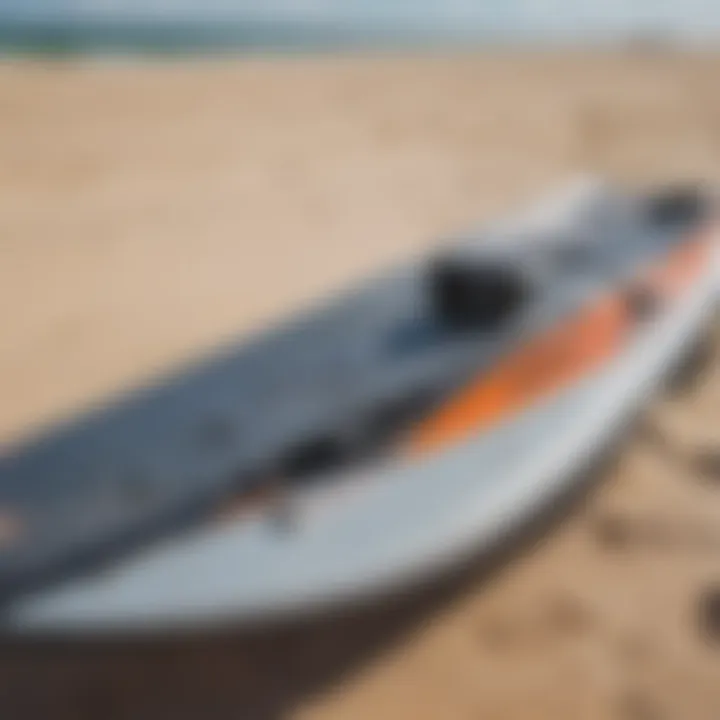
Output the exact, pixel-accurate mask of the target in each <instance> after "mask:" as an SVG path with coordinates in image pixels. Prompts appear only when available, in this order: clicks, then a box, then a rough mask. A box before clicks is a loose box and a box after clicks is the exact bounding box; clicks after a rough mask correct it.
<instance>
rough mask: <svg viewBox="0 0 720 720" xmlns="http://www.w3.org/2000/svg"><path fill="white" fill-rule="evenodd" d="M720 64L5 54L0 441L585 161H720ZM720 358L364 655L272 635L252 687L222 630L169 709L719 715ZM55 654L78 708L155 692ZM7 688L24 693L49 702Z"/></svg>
mask: <svg viewBox="0 0 720 720" xmlns="http://www.w3.org/2000/svg"><path fill="white" fill-rule="evenodd" d="M718 73H720V56H718V57H714V56H711V55H696V56H688V55H679V54H669V53H668V54H660V53H645V54H640V53H635V54H631V53H624V54H621V53H617V54H614V55H601V54H588V53H586V54H582V53H567V52H565V53H556V54H538V53H526V54H516V55H512V54H503V53H492V54H485V55H458V56H456V57H424V58H423V57H411V56H405V57H399V56H398V57H384V58H380V57H375V58H372V57H362V56H357V57H344V58H331V57H324V58H275V59H261V58H255V59H246V60H231V61H222V62H219V61H212V62H210V61H207V62H195V63H190V62H175V63H150V64H144V65H143V64H139V63H136V64H132V63H126V64H120V63H117V64H111V63H104V64H97V65H94V66H92V65H83V64H78V63H70V62H69V63H63V64H58V65H52V64H50V63H45V64H43V63H32V62H5V64H3V65H0V129H1V132H0V328H2V332H1V333H0V398H2V402H1V403H0V442H2V443H7V444H12V443H14V442H17V441H19V440H21V439H22V438H24V437H27V436H30V435H32V433H34V432H36V431H37V430H38V429H39V428H41V427H42V426H44V425H47V424H52V423H53V422H57V421H58V420H59V419H61V418H64V417H68V416H72V415H73V414H75V413H77V412H79V411H81V410H82V409H84V408H86V407H88V406H89V405H92V404H93V403H94V402H97V401H99V400H102V399H103V398H106V397H108V396H110V395H113V394H116V393H121V392H123V390H125V389H127V388H129V387H133V386H135V385H136V384H137V383H139V382H142V381H146V380H148V379H151V378H152V377H155V376H159V375H162V374H164V373H166V372H168V371H169V370H170V369H172V368H174V367H177V366H179V365H182V364H183V363H186V362H188V361H189V360H191V359H192V358H195V357H199V356H202V355H203V354H205V353H208V352H212V351H213V350H214V349H216V348H217V347H219V346H221V345H222V344H223V343H224V342H226V341H228V340H229V339H231V338H235V337H236V336H237V335H238V334H242V333H248V332H250V331H252V330H254V329H257V328H260V327H262V326H264V325H265V324H266V323H267V322H269V321H272V320H273V319H274V318H277V317H281V316H282V315H283V314H284V313H286V312H288V311H289V310H291V309H296V308H298V307H300V306H303V305H306V304H307V303H309V302H311V301H312V300H313V299H315V298H317V297H318V296H320V295H322V294H324V293H329V292H332V290H333V289H334V288H337V287H340V286H342V285H343V284H344V283H346V282H347V281H349V280H352V279H355V278H359V277H361V276H362V275H364V274H365V273H367V272H368V271H370V270H372V269H374V268H378V267H381V266H383V265H386V264H388V263H391V262H393V261H395V260H396V259H398V258H401V257H406V256H408V255H410V254H412V253H415V252H418V251H420V250H422V249H423V248H426V247H427V246H429V245H430V244H431V243H432V242H434V241H435V240H437V238H438V237H440V236H442V235H443V234H447V233H451V232H452V231H454V230H458V229H462V228H464V227H466V226H467V225H469V224H472V223H475V222H477V221H479V220H482V219H484V218H487V217H489V216H492V215H494V214H495V213H498V212H501V211H504V210H507V209H509V208H513V207H515V206H517V205H519V204H522V202H524V201H526V200H527V199H529V198H532V197H533V196H535V195H536V194H537V193H538V192H541V191H543V190H546V189H547V188H548V187H552V186H554V185H558V184H562V183H563V182H564V181H566V180H567V179H568V178H570V177H572V176H574V175H576V174H577V173H586V172H597V173H602V174H604V175H607V176H609V177H611V178H614V179H616V180H619V181H623V182H628V183H633V184H635V183H644V182H648V181H653V180H668V179H678V178H680V179H682V178H700V179H706V180H710V181H712V180H717V179H718V175H719V174H720V171H719V168H720V165H719V164H718V162H719V161H720V95H718V94H717V92H716V90H717V77H718ZM716 365H717V364H715V365H713V366H712V367H710V368H709V370H708V371H707V372H706V373H705V375H704V376H703V377H702V378H701V382H700V383H699V384H698V385H697V386H695V387H693V388H691V389H689V390H686V391H685V392H684V393H683V394H682V395H681V396H679V397H672V398H662V399H660V400H659V401H658V402H657V403H656V404H655V406H654V407H653V408H652V409H651V412H650V418H651V421H650V425H651V427H652V428H654V429H655V430H656V431H657V430H658V429H659V430H661V432H662V435H663V437H664V438H665V441H664V442H660V441H658V439H657V437H656V435H657V434H658V433H657V432H655V433H654V434H652V433H648V432H645V433H639V434H638V436H637V437H633V438H631V439H629V442H628V443H627V447H626V448H625V449H624V451H623V453H622V455H621V457H620V460H619V462H618V463H617V465H616V466H614V467H613V468H611V469H608V470H606V471H605V473H604V474H603V477H602V482H601V483H600V484H599V486H598V487H597V488H596V490H595V491H594V492H592V493H591V494H589V495H588V496H587V497H586V498H585V499H584V500H583V501H582V502H579V503H576V504H575V505H574V506H573V508H572V510H571V511H568V513H566V514H565V515H564V517H563V519H562V522H558V523H555V524H554V525H553V527H552V528H551V529H549V530H548V531H547V532H546V533H545V534H544V535H543V536H542V538H543V542H542V543H537V544H536V545H534V546H532V547H529V548H526V549H525V550H524V551H523V552H520V553H518V555H517V556H516V557H515V558H514V560H513V561H512V562H510V563H507V564H506V565H504V566H503V567H501V568H499V569H498V570H497V571H496V572H494V573H492V576H491V577H490V578H488V577H486V576H483V577H482V578H481V579H480V578H478V579H476V580H474V579H472V578H470V579H469V580H466V581H464V582H463V583H462V584H461V586H460V588H459V589H458V590H456V591H454V592H452V593H450V594H448V595H446V596H445V597H444V598H443V600H442V601H441V602H434V603H432V606H431V610H430V611H423V612H422V613H421V614H419V616H418V618H417V619H414V620H413V622H406V623H404V624H403V628H402V632H394V631H393V632H390V631H389V630H388V632H384V631H382V632H379V631H377V630H376V632H375V635H376V636H377V637H376V640H375V641H373V643H372V650H371V651H367V649H365V650H363V652H358V653H350V654H351V655H353V657H352V658H351V659H348V658H345V659H344V660H343V662H342V663H338V665H342V671H341V672H340V671H338V672H330V671H326V670H322V671H318V672H317V673H315V674H313V678H312V680H311V681H308V682H307V683H305V682H303V681H297V682H295V681H293V680H291V679H290V678H289V677H287V676H286V675H285V674H284V672H285V670H284V669H283V671H282V672H280V671H278V672H277V675H274V676H273V677H270V678H268V676H269V675H273V672H274V670H273V667H279V666H276V665H273V664H272V663H271V662H269V661H267V660H266V661H265V662H264V664H262V663H260V665H259V667H262V668H264V670H263V672H264V677H262V678H261V679H262V680H263V682H264V685H263V686H264V687H265V688H266V690H265V691H264V692H265V696H266V697H265V698H264V699H263V698H261V699H260V700H258V699H257V698H254V699H253V701H252V703H250V701H249V700H248V697H247V695H246V694H245V693H244V691H240V690H236V688H237V687H241V686H244V687H246V686H248V685H252V684H253V681H248V682H246V683H244V685H243V683H242V680H241V677H242V674H243V672H246V671H247V667H248V666H247V665H244V664H243V663H239V662H237V660H236V655H234V654H233V653H234V652H235V651H234V650H233V651H232V652H230V651H227V652H228V653H229V654H228V658H227V662H226V665H225V668H224V671H223V673H224V674H223V673H219V672H218V673H217V675H218V677H219V675H222V676H223V678H225V680H224V681H221V680H220V679H218V677H216V678H214V680H213V682H210V683H208V682H205V683H199V686H201V689H200V690H198V692H197V693H195V694H193V693H192V691H191V686H192V683H193V681H192V679H189V680H188V679H186V680H185V682H184V683H183V684H182V686H183V688H184V693H183V694H182V697H183V700H182V702H180V700H179V699H178V697H179V696H178V694H177V692H174V690H173V688H172V686H173V682H174V681H173V680H172V679H171V680H167V678H168V677H169V676H168V675H167V673H166V674H165V675H164V676H163V677H164V678H165V679H166V680H167V684H168V686H170V687H169V688H166V690H165V691H164V694H163V693H162V692H161V693H159V694H158V692H155V693H154V694H153V692H150V696H152V697H153V698H155V702H156V704H155V705H153V708H154V710H153V712H154V713H155V714H154V715H152V716H154V717H160V716H162V714H158V713H162V712H173V714H174V717H200V716H201V715H200V713H201V708H203V709H204V711H205V712H206V714H205V716H206V717H260V716H261V715H262V716H283V717H293V718H302V719H303V720H322V719H325V718H343V719H344V720H345V719H351V718H368V717H375V718H394V719H395V718H412V719H413V720H420V719H422V718H447V719H450V720H454V719H455V718H458V719H460V718H462V719H466V718H468V719H469V718H478V719H479V718H482V719H483V720H485V719H487V720H500V719H501V718H537V719H539V720H541V719H544V718H548V719H552V720H561V719H563V718H568V719H573V720H579V719H580V718H582V719H585V718H588V719H591V718H628V719H631V718H632V719H638V720H639V719H641V718H642V719H645V718H648V719H649V718H683V720H693V719H695V718H697V719H698V720H699V719H701V718H707V719H708V720H711V719H713V718H717V717H718V716H720V647H719V646H718V645H713V641H712V639H711V638H710V637H709V630H708V629H707V628H706V629H705V630H703V627H702V625H701V623H700V617H701V614H700V612H699V607H700V604H701V603H702V600H703V597H705V594H706V593H707V591H708V590H709V589H711V588H713V587H714V586H720V540H719V539H718V538H717V537H716V535H718V534H720V531H718V530H717V529H716V528H718V526H719V524H718V518H719V517H720V480H719V479H718V478H717V475H713V473H711V472H709V471H708V472H699V471H698V469H697V468H696V467H693V466H691V464H690V463H689V462H688V460H687V458H686V455H685V454H683V453H682V452H681V450H683V449H687V450H693V449H696V448H707V447H712V446H713V444H714V447H716V448H717V447H718V445H719V444H720V429H718V427H717V424H716V419H717V412H718V407H719V406H718V401H719V400H720V368H718V367H716ZM608 528H609V529H608ZM618 528H620V530H618ZM628 528H630V530H628ZM648 528H650V530H648ZM658 528H659V529H658ZM668 537H670V539H669V540H668ZM396 624H397V623H396ZM382 627H384V626H382ZM354 632H355V633H356V634H358V633H360V632H361V631H358V630H357V629H355V630H354ZM325 635H326V636H327V632H326V633H325ZM313 637H314V636H312V635H311V636H310V639H309V640H308V639H307V638H306V642H309V643H312V638H313ZM318 637H319V635H318ZM253 642H256V641H255V640H254V641H253ZM323 642H325V645H327V646H332V648H333V650H332V651H331V652H325V650H323V649H322V648H321V649H317V648H316V649H311V648H310V647H309V646H308V647H307V651H305V650H304V649H303V648H300V649H299V650H298V648H297V647H295V648H294V651H293V652H294V653H295V658H296V664H295V665H294V666H293V667H294V668H295V669H294V670H293V672H295V671H297V672H298V676H299V675H301V674H302V673H301V672H300V671H299V670H298V668H304V667H305V666H306V665H312V663H316V664H317V665H318V666H322V665H323V663H324V665H325V666H327V665H333V664H335V662H336V661H335V660H334V659H332V658H337V657H338V655H337V653H338V652H340V653H341V654H342V652H343V651H342V646H343V642H344V640H343V637H340V636H338V635H337V634H334V635H333V636H332V637H331V638H330V640H328V639H327V637H325V640H324V641H323ZM348 642H350V641H349V640H348ZM319 643H320V641H319V640H318V641H317V644H319ZM296 645H297V643H296ZM255 647H256V646H255V645H253V648H255ZM338 648H340V650H338ZM223 652H225V650H223ZM238 652H240V651H238ZM262 652H263V653H266V651H265V650H263V651H262ZM323 652H325V655H326V658H325V660H322V659H318V658H320V656H322V654H323ZM355 656H357V657H355ZM163 657H164V656H163ZM173 657H175V656H173ZM244 657H250V658H251V661H250V663H251V664H252V666H253V667H254V668H255V670H254V677H255V678H257V677H258V671H257V667H258V657H259V656H258V654H257V652H256V650H253V651H252V653H251V654H250V655H249V656H248V655H247V654H246V655H245V656H244ZM262 657H267V653H266V654H263V655H262ZM328 657H330V658H331V659H330V660H328V659H327V658H328ZM23 658H26V655H23ZM26 659H27V658H26ZM216 659H217V658H216ZM233 663H235V664H233ZM151 664H152V663H151ZM157 664H158V663H155V665H156V666H157ZM228 664H229V666H228ZM13 665H14V666H15V665H16V663H13ZM176 666H177V663H175V664H174V665H173V667H174V668H175V669H176V670H177V672H178V673H180V672H181V671H180V670H178V669H177V667H176ZM48 667H51V666H49V665H47V664H46V665H43V668H44V670H43V672H44V675H42V677H43V678H44V681H45V685H44V686H42V687H43V688H44V689H43V690H42V692H40V693H39V694H40V695H43V693H45V694H47V695H48V697H49V696H50V695H51V694H52V693H51V691H50V689H49V688H51V687H52V688H54V690H53V692H54V693H55V695H52V697H53V698H55V700H53V710H54V711H55V713H56V714H57V713H60V714H62V713H61V712H60V711H61V709H64V710H65V711H66V712H67V713H68V716H71V717H80V716H82V717H95V716H98V717H99V716H101V715H102V716H107V717H110V716H112V717H134V718H136V717H146V716H151V711H150V710H149V705H147V703H146V702H145V701H146V700H147V697H148V694H147V693H145V695H143V693H142V692H135V691H137V687H138V685H137V682H135V683H134V684H133V683H132V682H130V683H129V684H128V683H126V684H122V683H120V682H119V681H116V680H108V679H107V678H105V679H104V680H102V681H101V680H100V679H98V676H92V677H93V678H94V680H88V679H87V678H86V679H84V680H79V679H77V678H75V681H76V682H77V683H78V688H76V689H74V690H68V687H67V684H68V683H69V682H70V679H68V677H67V676H65V679H64V680H63V682H62V683H61V682H60V681H57V680H56V681H53V680H52V678H56V679H57V677H59V676H57V675H55V674H54V672H55V671H54V670H48ZM131 667H132V666H131ZM243 668H244V670H243ZM28 672H30V671H28ZM251 674H252V673H251ZM8 677H9V676H8ZM13 677H15V679H16V680H17V674H16V675H14V676H13ZM23 677H24V682H25V683H29V685H24V686H23V687H25V688H26V690H27V688H28V687H35V685H34V683H35V682H36V680H37V678H38V677H39V676H38V675H32V674H29V675H27V674H26V675H24V676H23ZM30 678H32V680H31V679H30ZM93 682H94V683H95V685H93ZM260 684H263V683H260ZM0 685H1V684H0ZM60 685H62V690H58V687H59V686H60ZM177 685H178V684H177V683H175V688H177ZM130 687H132V688H134V689H135V691H134V695H132V699H130V700H129V699H128V697H129V695H130V694H132V693H130V690H129V688H130ZM80 688H82V689H80ZM189 688H190V689H189ZM288 688H291V689H288ZM0 689H3V688H2V687H0ZM4 689H5V690H6V693H5V694H0V705H1V704H2V703H3V702H7V703H15V705H12V707H13V708H15V709H14V710H12V712H13V713H14V714H9V716H10V717H15V716H17V717H20V716H23V717H24V716H26V715H27V714H28V713H30V711H29V710H28V711H27V712H26V714H23V713H22V712H21V711H20V710H17V708H18V707H19V706H18V705H17V702H18V698H19V697H20V695H19V693H21V694H22V693H24V692H25V691H21V690H18V686H15V687H10V685H9V684H8V683H5V688H4ZM221 690H222V692H221ZM203 692H205V695H204V696H203V694H202V693H203ZM188 693H189V694H188ZM26 694H27V693H26ZM30 694H32V693H30ZM256 694H257V693H256ZM261 694H262V693H261ZM190 696H192V698H193V700H192V702H191V701H190V699H189V697H190ZM58 698H61V700H57V699H58ZM143 698H144V699H143ZM158 698H160V699H159V700H158ZM268 698H270V699H268ZM58 702H59V703H60V705H58V704H57V703H58ZM193 702H194V703H195V704H193ZM144 703H145V704H144ZM157 703H160V704H159V705H158V704H157ZM7 707H8V708H10V707H11V705H7ZM93 708H95V711H93ZM98 708H103V709H102V712H101V711H100V710H98ZM143 708H145V710H147V714H145V712H144V710H143ZM158 708H160V710H158ZM192 708H194V710H193V709H192ZM209 708H213V711H212V713H216V714H207V713H210V710H209ZM109 710H113V711H114V712H115V714H114V715H112V713H110V714H107V713H108V712H109ZM10 712H11V711H10V710H9V711H8V713H10ZM18 713H19V714H18ZM28 716H29V715H28Z"/></svg>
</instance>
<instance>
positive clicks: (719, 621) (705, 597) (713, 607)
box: [698, 586, 720, 648]
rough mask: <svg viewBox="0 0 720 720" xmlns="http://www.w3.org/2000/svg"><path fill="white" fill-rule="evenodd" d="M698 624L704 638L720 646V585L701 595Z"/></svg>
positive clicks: (717, 646) (715, 645)
mask: <svg viewBox="0 0 720 720" xmlns="http://www.w3.org/2000/svg"><path fill="white" fill-rule="evenodd" d="M698 626H699V629H700V634H701V635H702V637H703V640H705V641H706V642H708V643H710V644H711V645H713V646H714V647H716V648H720V586H716V587H713V588H709V589H707V590H705V591H704V592H703V593H702V595H701V596H700V600H699V602H698Z"/></svg>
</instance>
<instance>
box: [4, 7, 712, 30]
mask: <svg viewBox="0 0 720 720" xmlns="http://www.w3.org/2000/svg"><path fill="white" fill-rule="evenodd" d="M28 16H30V17H40V18H54V19H70V20H72V19H93V18H99V19H108V18H120V19H154V20H167V19H174V20H177V19H198V18H200V19H206V20H208V19H209V20H224V19H243V18H269V19H276V18H277V19H307V20H316V19H322V20H346V21H353V20H374V19H380V20H382V19H394V20H404V19H407V20H414V21H420V22H423V21H424V22H438V23H445V24H448V25H451V26H452V25H453V24H456V25H458V26H459V25H461V24H469V25H471V26H478V27H480V28H482V27H484V28H488V29H492V28H507V27H520V28H522V29H525V30H530V31H537V32H540V33H543V32H545V33H547V32H550V33H552V32H556V33H559V34H563V33H574V32H580V33H583V32H590V33H592V32H595V33H611V34H612V33H613V32H620V31H628V30H633V29H639V30H642V29H649V30H652V31H660V32H662V33H667V34H668V35H673V34H678V35H681V36H690V37H693V36H697V37H700V38H702V37H704V36H708V35H714V34H716V33H718V31H720V1H719V0H0V22H2V18H8V17H28Z"/></svg>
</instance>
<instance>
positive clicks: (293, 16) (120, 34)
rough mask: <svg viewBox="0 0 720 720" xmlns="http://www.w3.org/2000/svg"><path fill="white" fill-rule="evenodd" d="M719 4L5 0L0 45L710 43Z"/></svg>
mask: <svg viewBox="0 0 720 720" xmlns="http://www.w3.org/2000/svg"><path fill="white" fill-rule="evenodd" d="M718 37H720V3H717V2H716V0H685V1H684V2H681V1H680V0H605V1H604V2H601V1H599V0H486V1H485V2H483V1H482V0H415V1H414V2H413V1H412V0H205V1H204V2H203V0H0V49H4V50H5V51H13V50H20V51H22V50H30V51H41V52H48V53H63V52H68V53H74V52H115V51H117V52H123V51H131V52H137V51H141V52H144V51H147V52H151V53H153V52H159V53H173V52H184V51H187V50H192V49H193V48H194V49H198V50H208V49H210V50H212V49H216V50H223V49H228V50H248V51H252V50H265V49H270V50H287V51H295V50H297V51H302V50H304V49H308V50H311V49H324V48H326V49H338V48H353V47H357V48H362V47H377V46H381V47H382V46H386V47H391V48H392V47H403V46H434V45H436V46H440V47H442V46H463V45H467V46H473V45H489V44H498V45H503V44H510V45H554V44H560V45H565V44H598V45H605V44H638V45H650V46H653V47H661V46H673V45H678V44H679V45H688V44H689V45H703V46H707V45H712V44H714V42H715V41H716V39H717V38H718Z"/></svg>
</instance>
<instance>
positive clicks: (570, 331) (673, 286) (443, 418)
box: [409, 238, 710, 453]
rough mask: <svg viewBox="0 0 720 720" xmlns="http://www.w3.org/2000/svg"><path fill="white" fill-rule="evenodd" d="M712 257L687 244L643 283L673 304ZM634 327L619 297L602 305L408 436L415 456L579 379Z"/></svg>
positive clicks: (536, 343)
mask: <svg viewBox="0 0 720 720" xmlns="http://www.w3.org/2000/svg"><path fill="white" fill-rule="evenodd" d="M709 250H710V242H708V240H707V239H706V238H701V239H699V240H694V241H689V242H687V243H685V244H684V245H683V246H682V247H680V248H678V249H676V250H674V251H673V252H671V253H670V254H669V256H668V257H667V258H666V259H665V260H664V261H663V262H662V263H659V264H657V265H655V266H653V267H652V268H651V269H650V271H649V272H646V273H643V274H642V275H641V276H640V277H639V278H638V281H639V282H640V283H642V285H643V286H645V287H650V288H652V290H653V291H654V292H656V293H658V294H659V295H660V297H661V298H668V299H669V298H671V297H673V296H675V295H677V294H678V293H679V292H681V291H682V290H683V288H685V287H687V286H688V285H689V284H690V282H691V281H692V280H693V278H695V277H696V276H697V274H698V273H699V271H700V270H701V268H702V266H703V264H704V260H705V259H706V257H707V255H708V252H709ZM634 322H635V320H634V319H633V317H632V315H631V313H630V312H629V310H628V307H627V302H626V300H625V294H624V293H623V292H622V291H615V292H614V293H612V294H610V295H608V296H606V297H604V298H602V299H601V300H600V301H598V302H596V303H595V304H593V305H591V306H590V307H588V308H586V309H584V310H582V311H581V312H580V313H578V314H576V315H575V316H573V317H572V318H570V319H569V320H566V321H564V322H562V323H561V324H559V325H558V326H555V327H553V328H551V329H550V330H548V331H547V332H545V333H543V334H542V335H540V336H539V337H537V338H535V339H533V340H531V341H530V342H529V343H528V344H526V345H525V346H524V347H523V348H521V349H520V350H518V351H517V352H515V353H513V354H511V355H510V356H509V357H507V358H506V359H505V360H504V361H503V362H501V363H500V364H499V365H497V366H496V367H495V368H494V369H492V370H491V371H490V372H484V373H482V375H480V376H478V377H476V379H475V380H473V381H471V382H470V384H469V385H468V386H466V387H465V388H463V389H462V390H461V391H460V392H459V393H458V394H456V395H455V396H453V397H452V398H451V399H450V400H449V401H448V402H447V403H446V404H444V405H443V406H442V407H441V408H440V409H439V410H436V411H435V412H434V413H433V414H432V415H431V416H430V417H429V418H427V419H425V420H424V421H423V422H422V423H421V424H420V425H419V427H417V428H416V429H415V430H414V432H412V433H411V436H410V441H409V449H410V452H411V453H419V452H429V451H435V450H439V449H441V448H443V447H445V446H447V445H449V444H450V443H452V442H456V441H458V440H461V439H462V438H463V437H466V436H467V435H469V434H470V433H472V432H476V431H478V430H482V429H485V428H487V427H488V426H490V425H493V424H495V423H497V422H498V421H499V420H501V419H503V418H504V417H506V416H507V415H509V414H510V413H512V412H514V411H517V410H520V409H522V408H524V407H527V406H529V405H530V404H531V403H533V402H534V401H536V400H538V399H539V398H541V397H543V396H545V395H547V394H549V393H551V392H552V391H554V390H557V389H558V388H560V387H562V386H564V385H567V384H568V383H570V382H572V381H573V380H575V379H577V378H579V377H581V376H582V375H584V374H586V373H587V372H588V371H590V370H592V369H593V368H595V367H596V366H598V365H600V364H601V363H602V362H604V361H605V360H607V359H608V358H609V357H611V356H612V355H613V354H615V353H616V352H617V351H618V349H619V348H620V347H621V345H622V344H623V342H624V340H625V338H626V337H627V334H628V332H629V331H630V330H631V329H632V327H633V325H634Z"/></svg>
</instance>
